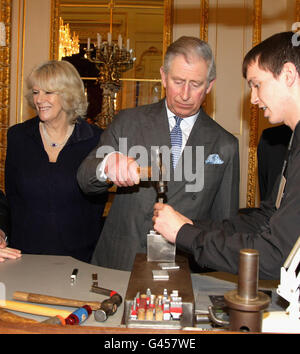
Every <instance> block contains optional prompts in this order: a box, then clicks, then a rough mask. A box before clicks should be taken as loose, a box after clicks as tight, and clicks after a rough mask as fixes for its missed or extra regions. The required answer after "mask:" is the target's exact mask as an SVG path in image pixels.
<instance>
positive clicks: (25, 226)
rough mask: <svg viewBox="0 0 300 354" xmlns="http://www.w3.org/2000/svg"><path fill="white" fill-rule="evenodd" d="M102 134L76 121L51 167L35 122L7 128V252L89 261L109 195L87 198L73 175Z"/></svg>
mask: <svg viewBox="0 0 300 354" xmlns="http://www.w3.org/2000/svg"><path fill="white" fill-rule="evenodd" d="M101 132H102V130H101V129H100V128H98V127H96V126H93V125H90V124H88V123H87V122H85V121H84V120H83V119H79V120H78V123H76V125H75V129H74V131H73V134H72V135H71V136H70V138H69V140H68V142H67V143H66V145H65V146H64V148H63V149H62V150H61V152H60V154H59V156H58V158H57V161H56V162H55V163H52V162H49V159H48V155H47V153H46V151H45V150H44V146H43V143H42V139H41V136H40V132H39V118H38V117H35V118H32V119H30V120H27V121H25V122H24V123H21V124H17V125H15V126H13V127H11V128H9V130H8V134H7V157H6V165H5V186H6V195H7V199H8V202H9V205H10V209H11V233H10V236H9V246H10V247H15V248H18V249H20V250H21V251H22V252H23V253H30V254H51V255H66V256H72V257H74V258H77V259H80V260H82V261H86V262H89V261H90V258H91V254H92V252H93V249H94V247H95V243H96V242H97V240H98V238H99V235H100V232H101V229H102V218H101V216H102V213H103V210H104V206H105V202H106V199H107V195H103V196H102V195H100V196H97V197H94V198H92V197H89V196H87V195H85V194H84V193H83V192H82V191H81V189H80V187H79V186H78V183H77V181H76V172H77V169H78V167H79V165H80V163H81V162H82V160H83V159H84V158H85V157H86V155H87V154H88V153H89V152H90V151H91V150H92V149H93V148H94V147H95V146H96V145H97V143H98V141H99V138H100V135H101Z"/></svg>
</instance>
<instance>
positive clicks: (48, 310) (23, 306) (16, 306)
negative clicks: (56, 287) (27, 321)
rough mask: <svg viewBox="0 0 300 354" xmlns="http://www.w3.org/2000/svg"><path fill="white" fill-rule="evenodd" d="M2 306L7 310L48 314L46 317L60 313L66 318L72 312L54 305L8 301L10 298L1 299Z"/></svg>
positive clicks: (41, 314) (40, 314)
mask: <svg viewBox="0 0 300 354" xmlns="http://www.w3.org/2000/svg"><path fill="white" fill-rule="evenodd" d="M0 306H1V307H2V308H4V309H7V310H13V311H19V312H24V313H31V314H33V315H39V316H46V317H53V316H56V315H59V316H61V317H63V318H66V317H68V316H69V315H70V314H71V313H72V312H71V311H66V310H60V309H55V308H52V307H45V306H39V305H33V304H27V303H22V302H18V301H8V300H4V301H1V302H0Z"/></svg>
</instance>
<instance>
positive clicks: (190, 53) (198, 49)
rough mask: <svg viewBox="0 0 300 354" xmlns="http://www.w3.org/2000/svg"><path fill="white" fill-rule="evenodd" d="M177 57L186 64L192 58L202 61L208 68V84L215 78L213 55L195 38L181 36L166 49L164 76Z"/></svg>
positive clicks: (203, 42) (204, 44)
mask: <svg viewBox="0 0 300 354" xmlns="http://www.w3.org/2000/svg"><path fill="white" fill-rule="evenodd" d="M178 55H183V56H184V58H185V60H186V61H187V62H189V61H190V60H191V58H192V57H194V56H196V57H198V58H200V59H203V60H204V61H205V62H206V63H207V67H208V71H207V81H208V83H210V82H211V81H213V80H214V79H215V78H216V64H215V60H214V57H213V53H212V50H211V48H210V46H209V45H208V44H207V43H206V42H205V41H203V40H201V39H199V38H197V37H189V36H182V37H180V38H178V39H177V40H176V41H175V42H173V43H172V44H171V45H170V46H169V47H168V49H167V52H166V55H165V59H164V64H163V70H164V72H165V73H166V74H167V73H168V72H169V69H170V66H171V62H172V60H173V59H174V57H176V56H178Z"/></svg>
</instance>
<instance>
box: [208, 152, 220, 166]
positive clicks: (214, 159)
mask: <svg viewBox="0 0 300 354" xmlns="http://www.w3.org/2000/svg"><path fill="white" fill-rule="evenodd" d="M205 163H207V164H209V165H222V163H224V161H223V160H222V159H221V158H220V156H219V155H218V154H210V155H209V156H208V158H207V159H206V161H205Z"/></svg>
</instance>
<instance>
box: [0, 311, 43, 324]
mask: <svg viewBox="0 0 300 354" xmlns="http://www.w3.org/2000/svg"><path fill="white" fill-rule="evenodd" d="M0 320H1V321H6V322H13V323H38V321H36V320H33V319H31V318H26V317H22V316H19V315H16V314H14V313H12V312H9V311H6V310H4V309H2V308H0Z"/></svg>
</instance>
